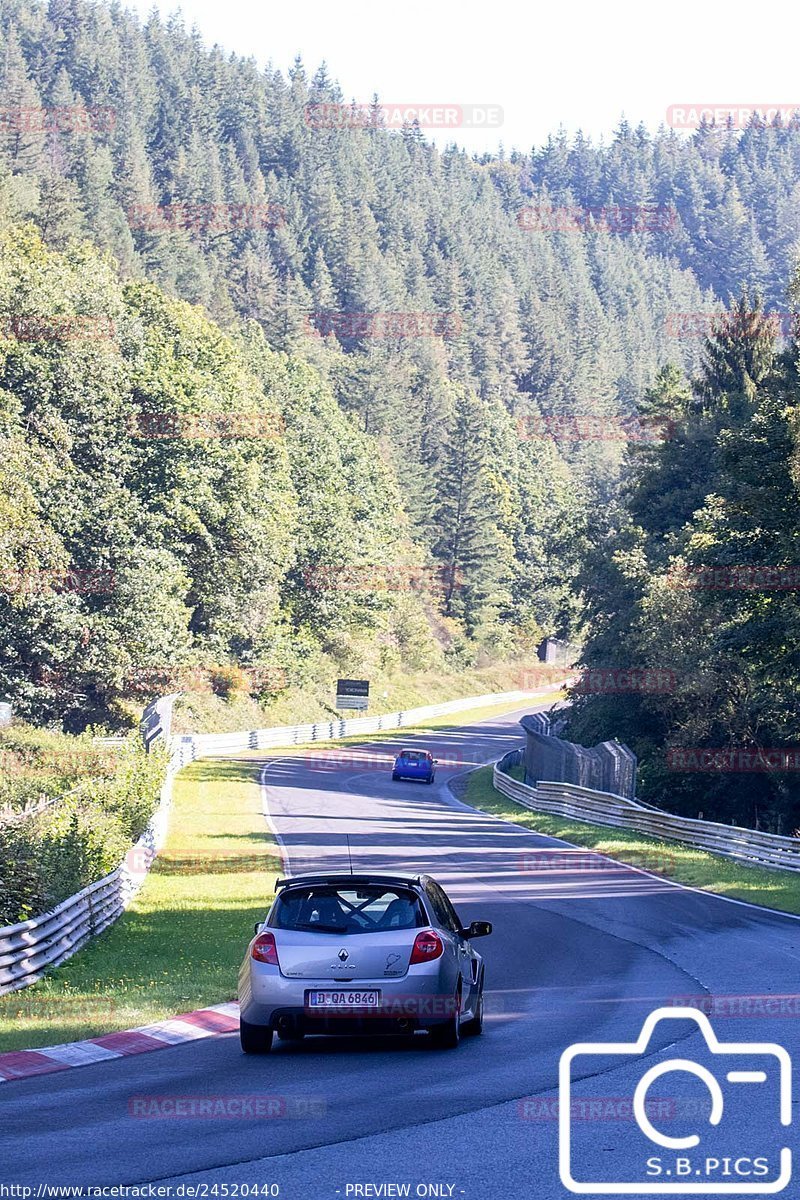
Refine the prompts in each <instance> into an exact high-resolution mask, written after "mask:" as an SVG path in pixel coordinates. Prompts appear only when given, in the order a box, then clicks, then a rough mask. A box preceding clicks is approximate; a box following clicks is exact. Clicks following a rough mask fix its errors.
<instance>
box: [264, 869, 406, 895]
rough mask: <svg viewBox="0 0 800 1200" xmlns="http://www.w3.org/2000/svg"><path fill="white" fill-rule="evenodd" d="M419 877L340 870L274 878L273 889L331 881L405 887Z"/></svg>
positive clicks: (277, 890)
mask: <svg viewBox="0 0 800 1200" xmlns="http://www.w3.org/2000/svg"><path fill="white" fill-rule="evenodd" d="M421 878H422V876H420V875H413V876H408V875H406V876H405V877H404V876H400V875H381V874H379V873H378V872H376V873H375V874H374V875H366V874H364V873H363V872H362V873H361V874H352V875H350V874H347V873H342V872H336V873H335V874H334V873H333V872H331V873H329V874H320V875H294V876H292V877H291V878H289V879H276V880H275V891H276V892H280V891H282V890H283V889H284V888H287V887H306V886H307V885H309V884H314V883H332V884H342V883H356V884H366V885H373V886H374V885H375V884H384V883H385V884H387V885H394V886H396V887H406V888H407V887H412V886H414V885H417V886H418V885H419V883H420V880H421Z"/></svg>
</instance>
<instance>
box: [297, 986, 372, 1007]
mask: <svg viewBox="0 0 800 1200" xmlns="http://www.w3.org/2000/svg"><path fill="white" fill-rule="evenodd" d="M380 1002H381V994H380V991H378V990H377V989H375V988H373V989H371V990H369V991H364V992H355V991H353V992H351V991H347V992H343V991H338V990H337V991H334V990H333V989H326V990H325V991H323V992H307V993H306V1004H307V1006H308V1007H309V1008H345V1009H347V1008H378V1007H379V1006H380Z"/></svg>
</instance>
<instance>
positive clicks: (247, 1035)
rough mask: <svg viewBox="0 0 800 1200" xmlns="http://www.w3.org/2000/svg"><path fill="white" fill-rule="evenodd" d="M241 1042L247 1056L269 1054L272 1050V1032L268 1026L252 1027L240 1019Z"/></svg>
mask: <svg viewBox="0 0 800 1200" xmlns="http://www.w3.org/2000/svg"><path fill="white" fill-rule="evenodd" d="M239 1041H240V1042H241V1044H242V1050H244V1052H245V1054H269V1052H270V1050H271V1049H272V1030H271V1029H270V1028H269V1026H267V1025H250V1024H249V1023H248V1022H247V1021H242V1020H241V1019H240V1021H239Z"/></svg>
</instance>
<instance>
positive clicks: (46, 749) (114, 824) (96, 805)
mask: <svg viewBox="0 0 800 1200" xmlns="http://www.w3.org/2000/svg"><path fill="white" fill-rule="evenodd" d="M0 754H2V756H3V776H4V779H3V789H2V792H1V793H0V802H2V805H3V807H4V808H5V812H0V879H2V881H3V886H2V888H0V925H10V924H15V923H16V922H17V921H23V920H26V919H27V918H28V917H32V916H37V915H39V914H40V913H43V912H46V911H48V910H49V909H51V908H53V907H54V906H55V905H57V904H59V903H60V902H61V901H62V900H66V899H67V897H68V896H71V895H73V894H74V893H75V892H78V891H80V890H81V889H82V888H84V887H86V886H87V885H88V884H90V883H93V882H94V881H95V880H97V879H100V878H102V876H104V875H107V874H108V873H109V872H110V871H112V870H113V869H114V868H115V867H116V866H117V865H118V864H119V863H120V862H121V861H122V858H123V856H124V854H125V852H126V851H127V850H128V849H129V847H130V846H131V844H132V843H133V842H135V841H136V840H137V839H138V838H139V837H140V835H141V834H142V833H143V832H144V830H145V828H146V826H147V823H148V821H149V820H150V817H151V816H152V815H153V812H154V810H155V807H156V804H157V801H158V796H159V791H160V788H161V783H162V781H163V777H164V766H165V761H164V755H163V754H161V753H158V752H155V753H152V754H150V755H146V754H145V753H144V751H143V749H142V747H141V744H140V742H139V739H138V736H137V735H132V736H131V737H130V738H129V739H128V740H127V741H126V742H125V743H124V744H123V745H122V746H121V747H115V748H114V749H113V750H110V749H106V748H99V747H97V746H96V745H94V744H93V742H92V739H91V737H89V736H88V735H86V736H84V737H82V738H70V737H65V736H64V735H56V734H52V733H49V734H48V733H46V732H44V731H41V730H34V729H31V728H30V727H27V726H19V725H15V726H13V727H12V728H11V729H10V730H7V731H3V732H2V736H0ZM34 788H35V789H36V794H35V801H36V803H33V804H32V802H33V801H34V792H33V790H32V789H34ZM43 800H51V801H53V803H50V804H43V803H42V801H43ZM26 808H27V809H30V812H29V813H27V812H26V811H25V809H26Z"/></svg>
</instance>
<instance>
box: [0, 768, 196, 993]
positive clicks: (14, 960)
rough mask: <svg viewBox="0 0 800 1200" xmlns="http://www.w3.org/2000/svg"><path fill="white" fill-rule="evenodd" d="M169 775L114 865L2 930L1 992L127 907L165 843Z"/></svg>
mask: <svg viewBox="0 0 800 1200" xmlns="http://www.w3.org/2000/svg"><path fill="white" fill-rule="evenodd" d="M173 776H174V770H172V769H170V770H169V771H168V773H167V778H166V780H165V781H164V784H163V786H162V788H161V797H160V803H159V807H158V809H157V810H156V812H155V813H154V815H153V816H152V817H151V819H150V822H149V824H148V826H147V828H146V830H145V831H144V833H143V834H142V836H141V837H140V838H139V840H138V841H137V842H136V844H135V845H134V846H132V847H131V850H130V851H129V852H128V854H127V855H126V856H125V858H124V860H123V861H122V862H121V863H120V865H119V866H118V867H115V869H114V870H113V871H111V873H110V874H108V875H105V876H104V877H103V878H102V879H98V880H97V881H96V882H95V883H91V884H89V886H88V887H85V888H84V889H83V891H81V892H77V893H76V894H75V895H74V896H70V897H69V898H68V899H67V900H64V901H62V902H61V904H59V905H57V906H56V907H55V908H54V909H52V910H51V911H50V912H48V913H44V914H43V915H42V916H39V917H32V918H31V919H30V920H28V921H20V922H19V923H18V924H16V925H7V926H6V927H5V928H3V929H0V996H1V995H4V994H5V993H6V992H15V991H18V990H19V989H20V988H24V987H27V986H28V985H29V984H31V983H36V981H37V980H39V979H41V978H42V973H43V972H44V970H45V969H46V968H52V967H57V966H59V964H60V963H62V962H64V961H65V960H66V959H68V958H70V957H71V956H72V955H73V954H74V953H75V952H76V950H80V948H81V946H83V945H84V943H85V942H87V941H88V940H89V938H92V937H95V936H96V934H98V933H102V931H103V930H104V929H106V928H107V927H108V926H109V925H111V924H112V922H113V921H116V919H117V917H119V916H120V915H121V914H122V913H123V912H124V911H125V909H126V908H127V907H128V905H129V904H130V902H131V900H132V899H133V897H134V896H135V895H136V893H137V892H138V890H139V888H140V887H141V885H142V883H143V882H144V879H145V876H146V874H147V871H148V869H149V867H150V865H151V863H152V861H153V859H154V858H155V856H156V854H157V853H158V851H159V850H160V849H161V847H162V846H163V844H164V840H165V837H166V831H167V817H168V813H169V806H170V802H171V800H172V781H173Z"/></svg>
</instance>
